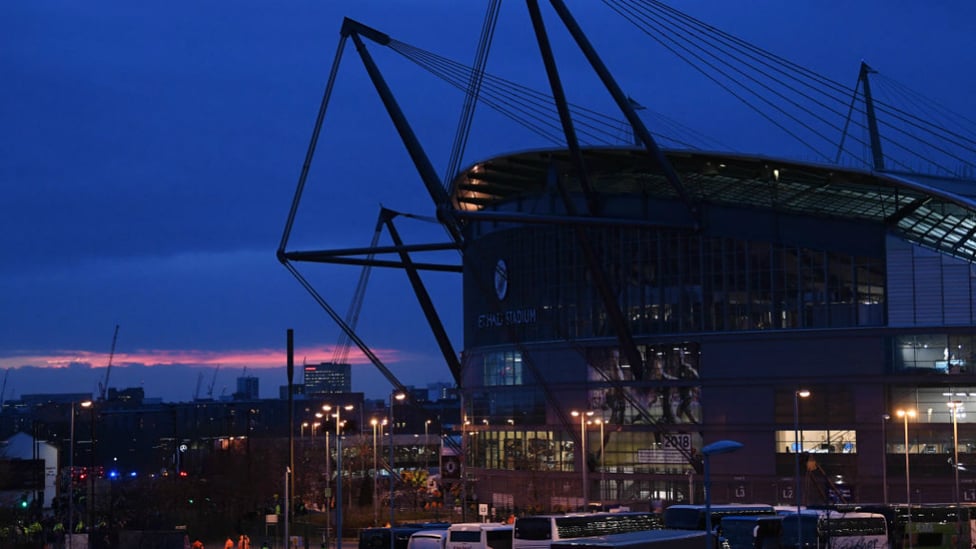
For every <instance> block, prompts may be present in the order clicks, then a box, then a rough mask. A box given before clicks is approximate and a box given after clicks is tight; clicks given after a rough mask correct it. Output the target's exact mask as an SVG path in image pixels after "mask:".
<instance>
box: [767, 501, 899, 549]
mask: <svg viewBox="0 0 976 549" xmlns="http://www.w3.org/2000/svg"><path fill="white" fill-rule="evenodd" d="M782 515H783V531H782V535H781V537H780V545H781V546H782V547H799V544H800V543H801V542H802V544H803V548H806V547H815V548H821V547H824V548H826V547H829V548H830V549H885V548H886V547H888V521H887V520H886V519H885V517H884V515H882V514H880V513H862V512H842V511H835V510H820V509H805V510H803V511H801V512H800V513H799V514H797V512H796V511H792V512H788V513H782ZM798 524H799V528H800V529H799V530H798V529H797V525H798ZM798 534H799V535H798ZM801 549H802V548H801Z"/></svg>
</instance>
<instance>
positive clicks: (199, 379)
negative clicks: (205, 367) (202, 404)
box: [193, 371, 203, 400]
mask: <svg viewBox="0 0 976 549" xmlns="http://www.w3.org/2000/svg"><path fill="white" fill-rule="evenodd" d="M202 383H203V372H202V371H200V372H197V388H196V389H194V390H193V400H200V385H201V384H202Z"/></svg>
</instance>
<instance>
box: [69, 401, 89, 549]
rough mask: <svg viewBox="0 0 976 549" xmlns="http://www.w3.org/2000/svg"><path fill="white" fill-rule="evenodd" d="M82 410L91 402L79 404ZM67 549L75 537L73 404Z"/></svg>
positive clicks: (72, 409) (73, 405) (73, 406)
mask: <svg viewBox="0 0 976 549" xmlns="http://www.w3.org/2000/svg"><path fill="white" fill-rule="evenodd" d="M79 404H80V405H81V407H82V408H88V407H89V406H91V404H92V403H91V401H90V400H86V401H84V402H80V403H79ZM68 453H69V455H68V470H69V471H70V472H69V474H68V486H69V488H68V549H72V548H73V547H74V535H75V533H74V532H75V516H74V514H75V403H74V402H72V403H71V440H70V443H69V444H68Z"/></svg>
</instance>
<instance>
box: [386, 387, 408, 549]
mask: <svg viewBox="0 0 976 549" xmlns="http://www.w3.org/2000/svg"><path fill="white" fill-rule="evenodd" d="M405 398H407V395H406V394H404V393H401V392H399V391H394V392H393V393H391V394H390V549H396V546H395V544H394V535H393V525H394V524H396V503H395V502H394V499H393V471H394V470H395V468H394V467H393V462H394V460H395V459H396V455H395V454H394V449H393V446H394V444H393V430H394V429H395V428H396V422H395V421H394V420H393V406H394V404H396V401H398V400H403V399H405Z"/></svg>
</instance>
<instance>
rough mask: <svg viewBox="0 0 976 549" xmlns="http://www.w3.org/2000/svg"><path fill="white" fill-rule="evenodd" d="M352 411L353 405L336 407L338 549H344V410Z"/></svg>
mask: <svg viewBox="0 0 976 549" xmlns="http://www.w3.org/2000/svg"><path fill="white" fill-rule="evenodd" d="M343 409H345V410H347V411H348V410H352V409H353V405H352V404H347V405H345V406H336V409H335V411H336V413H335V420H336V423H335V424H336V428H335V431H336V444H335V447H336V549H342V433H341V431H340V429H341V428H342V410H343Z"/></svg>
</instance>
